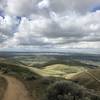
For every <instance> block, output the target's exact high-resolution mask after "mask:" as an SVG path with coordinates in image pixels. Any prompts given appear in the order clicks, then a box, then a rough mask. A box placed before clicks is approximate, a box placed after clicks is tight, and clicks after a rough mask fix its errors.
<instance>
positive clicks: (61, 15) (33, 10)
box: [0, 0, 100, 53]
mask: <svg viewBox="0 0 100 100" xmlns="http://www.w3.org/2000/svg"><path fill="white" fill-rule="evenodd" d="M0 50H2V51H3V50H4V51H7V50H14V51H24V50H27V51H66V52H67V51H68V50H69V51H70V50H71V51H72V52H74V51H79V52H92V53H100V0H0Z"/></svg>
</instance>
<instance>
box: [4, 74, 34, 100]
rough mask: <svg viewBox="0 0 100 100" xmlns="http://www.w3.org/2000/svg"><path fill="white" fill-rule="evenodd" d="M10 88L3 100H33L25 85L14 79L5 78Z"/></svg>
mask: <svg viewBox="0 0 100 100" xmlns="http://www.w3.org/2000/svg"><path fill="white" fill-rule="evenodd" d="M3 77H4V78H5V79H6V80H7V82H8V86H7V90H6V92H5V94H4V98H3V100H32V99H31V97H30V96H29V94H28V91H27V90H26V88H25V86H24V84H23V83H21V82H20V81H19V80H17V79H16V78H14V77H10V76H4V75H3Z"/></svg>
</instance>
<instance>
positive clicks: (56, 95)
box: [46, 81, 99, 100]
mask: <svg viewBox="0 0 100 100" xmlns="http://www.w3.org/2000/svg"><path fill="white" fill-rule="evenodd" d="M46 100H94V99H91V96H90V95H89V94H87V90H86V89H84V88H83V87H82V86H80V85H77V84H75V83H73V82H71V81H58V82H55V83H54V84H52V85H50V86H49V87H48V89H47V94H46ZM96 100H99V99H96Z"/></svg>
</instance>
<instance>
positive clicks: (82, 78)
mask: <svg viewBox="0 0 100 100" xmlns="http://www.w3.org/2000/svg"><path fill="white" fill-rule="evenodd" d="M88 72H89V73H91V74H92V75H93V76H95V77H96V78H97V79H98V80H100V69H89V70H88ZM72 80H74V81H75V82H76V83H79V84H81V85H83V86H85V87H87V88H88V89H93V90H95V91H96V92H98V93H99V94H100V82H98V81H97V80H96V79H94V78H93V77H92V76H91V75H89V74H88V73H86V72H82V73H80V74H78V75H75V76H74V77H72Z"/></svg>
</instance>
